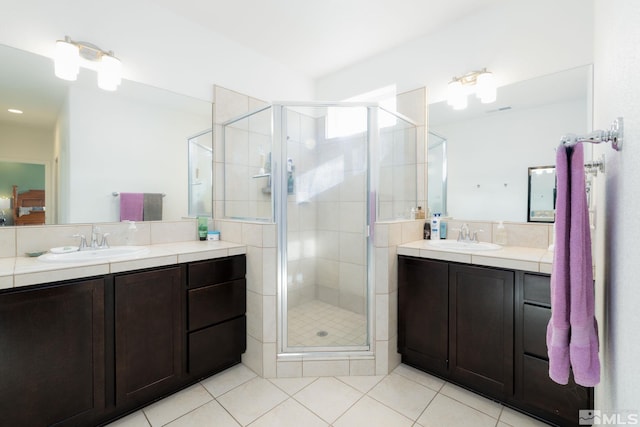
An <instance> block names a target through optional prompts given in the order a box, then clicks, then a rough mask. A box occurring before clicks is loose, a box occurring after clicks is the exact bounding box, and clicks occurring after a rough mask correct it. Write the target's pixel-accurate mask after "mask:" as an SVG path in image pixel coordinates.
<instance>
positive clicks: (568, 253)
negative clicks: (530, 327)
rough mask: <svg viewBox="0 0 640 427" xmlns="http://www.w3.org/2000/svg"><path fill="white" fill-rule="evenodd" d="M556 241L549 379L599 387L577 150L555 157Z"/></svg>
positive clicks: (581, 157)
mask: <svg viewBox="0 0 640 427" xmlns="http://www.w3.org/2000/svg"><path fill="white" fill-rule="evenodd" d="M556 176H557V182H558V185H557V187H558V188H557V201H556V223H555V227H556V240H555V251H554V258H553V269H552V272H551V320H550V321H549V325H548V327H547V349H548V354H549V377H550V378H551V379H552V380H553V381H555V382H557V383H559V384H567V382H568V381H569V370H570V368H571V369H573V376H574V379H575V382H576V383H577V384H580V385H583V386H585V387H592V386H594V385H596V384H598V383H599V382H600V360H599V358H598V328H597V323H596V319H595V304H594V300H595V297H594V289H593V264H592V258H591V234H590V229H589V211H588V206H587V196H586V191H585V177H584V148H583V147H582V144H577V145H575V146H574V147H571V148H567V147H564V146H560V147H559V148H558V151H557V155H556Z"/></svg>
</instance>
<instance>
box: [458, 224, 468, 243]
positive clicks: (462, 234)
mask: <svg viewBox="0 0 640 427" xmlns="http://www.w3.org/2000/svg"><path fill="white" fill-rule="evenodd" d="M468 241H469V225H468V224H466V223H465V224H462V227H460V231H459V232H458V242H468Z"/></svg>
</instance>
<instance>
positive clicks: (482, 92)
mask: <svg viewBox="0 0 640 427" xmlns="http://www.w3.org/2000/svg"><path fill="white" fill-rule="evenodd" d="M476 95H477V96H478V98H480V102H482V103H483V104H489V103H491V102H494V101H495V100H496V81H495V79H494V78H493V74H492V73H489V72H484V73H480V74H478V77H477V78H476Z"/></svg>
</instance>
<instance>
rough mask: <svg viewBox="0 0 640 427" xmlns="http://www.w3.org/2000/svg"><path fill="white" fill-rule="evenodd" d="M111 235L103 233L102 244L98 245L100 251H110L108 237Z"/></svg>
mask: <svg viewBox="0 0 640 427" xmlns="http://www.w3.org/2000/svg"><path fill="white" fill-rule="evenodd" d="M108 235H109V233H103V234H102V239H101V240H100V244H99V245H98V247H99V248H100V249H108V248H109V242H107V236H108Z"/></svg>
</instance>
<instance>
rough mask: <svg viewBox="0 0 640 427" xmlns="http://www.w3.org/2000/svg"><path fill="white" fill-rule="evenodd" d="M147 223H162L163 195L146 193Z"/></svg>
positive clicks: (145, 216)
mask: <svg viewBox="0 0 640 427" xmlns="http://www.w3.org/2000/svg"><path fill="white" fill-rule="evenodd" d="M143 212H144V213H143V216H144V220H145V221H161V220H162V194H161V193H144V211H143Z"/></svg>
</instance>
